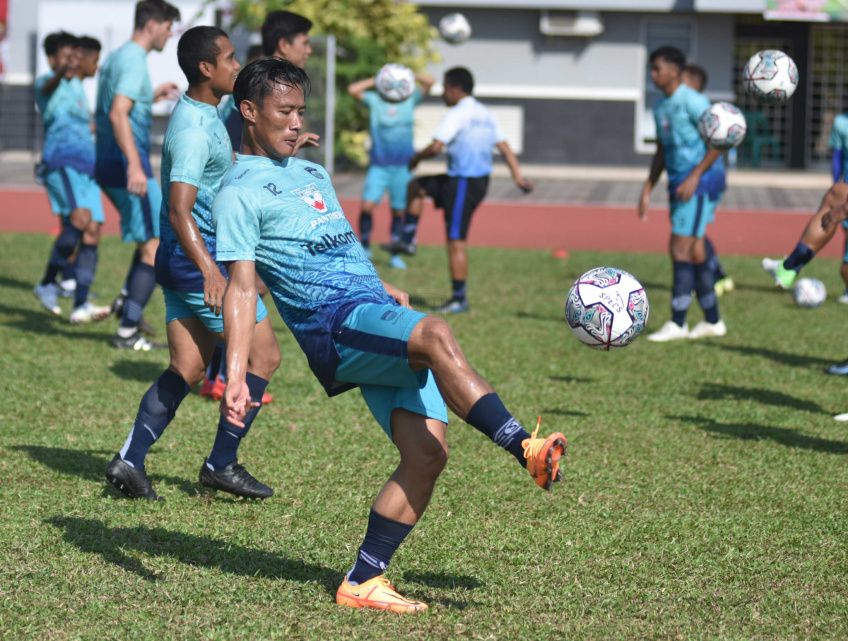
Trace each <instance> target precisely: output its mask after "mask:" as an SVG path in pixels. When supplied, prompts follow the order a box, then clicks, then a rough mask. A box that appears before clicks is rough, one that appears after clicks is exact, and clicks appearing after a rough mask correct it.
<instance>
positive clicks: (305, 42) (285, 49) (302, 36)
mask: <svg viewBox="0 0 848 641" xmlns="http://www.w3.org/2000/svg"><path fill="white" fill-rule="evenodd" d="M278 46H279V48H280V53H282V54H283V58H285V59H286V60H288V61H289V62H290V63H292V64H293V65H297V66H298V67H300V68H301V69H303V68H304V67H305V66H306V61H307V60H309V56H311V55H312V45H311V44H310V43H309V34H306V33H299V34H297V35H296V36H295V37H294V38H293V39H292V41H291V42H289V41H288V40H286V39H285V38H280V42H279V45H278Z"/></svg>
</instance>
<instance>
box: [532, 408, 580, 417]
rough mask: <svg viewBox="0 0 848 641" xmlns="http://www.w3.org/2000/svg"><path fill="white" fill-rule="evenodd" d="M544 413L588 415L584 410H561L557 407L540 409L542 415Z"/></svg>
mask: <svg viewBox="0 0 848 641" xmlns="http://www.w3.org/2000/svg"><path fill="white" fill-rule="evenodd" d="M545 414H553V415H554V416H589V415H588V414H587V413H586V412H581V411H579V410H563V409H559V408H549V409H545V410H542V416H545Z"/></svg>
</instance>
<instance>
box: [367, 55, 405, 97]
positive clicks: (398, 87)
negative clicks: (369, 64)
mask: <svg viewBox="0 0 848 641" xmlns="http://www.w3.org/2000/svg"><path fill="white" fill-rule="evenodd" d="M374 84H375V86H376V89H377V93H379V94H380V95H381V96H382V97H383V98H385V99H386V100H388V101H390V102H402V101H404V100H406V99H407V98H409V97H410V96H411V95H412V92H413V91H415V74H414V73H413V72H412V69H410V68H409V67H406V66H404V65H399V64H396V63H393V62H391V63H389V64H387V65H383V66H382V67H381V68H380V71H378V72H377V76H376V78H375V79H374Z"/></svg>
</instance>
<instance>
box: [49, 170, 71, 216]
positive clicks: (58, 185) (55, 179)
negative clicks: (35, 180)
mask: <svg viewBox="0 0 848 641" xmlns="http://www.w3.org/2000/svg"><path fill="white" fill-rule="evenodd" d="M44 188H45V189H46V190H47V199H48V200H49V201H50V211H52V212H53V213H54V214H56V215H57V216H70V214H71V212H72V211H74V210H75V209H77V201H76V196H75V194H74V190H73V187H72V185H71V181H70V179H69V177H68V175H67V173H66V172H65V170H64V169H52V170H50V171H48V172H47V173H46V174H44Z"/></svg>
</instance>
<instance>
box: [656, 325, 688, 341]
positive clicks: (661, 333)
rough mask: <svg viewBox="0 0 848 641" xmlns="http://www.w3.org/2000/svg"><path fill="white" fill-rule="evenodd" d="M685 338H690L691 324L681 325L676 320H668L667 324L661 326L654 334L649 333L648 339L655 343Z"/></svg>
mask: <svg viewBox="0 0 848 641" xmlns="http://www.w3.org/2000/svg"><path fill="white" fill-rule="evenodd" d="M684 338H689V326H688V325H684V326H683V327H681V326H680V325H678V324H677V323H675V322H674V321H666V322H665V325H663V326H662V327H660V328H659V329H658V330H657V331H655V332H654V333H653V334H648V340H649V341H651V342H654V343H666V342H668V341H679V340H682V339H684Z"/></svg>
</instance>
